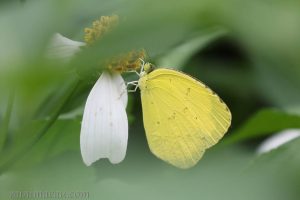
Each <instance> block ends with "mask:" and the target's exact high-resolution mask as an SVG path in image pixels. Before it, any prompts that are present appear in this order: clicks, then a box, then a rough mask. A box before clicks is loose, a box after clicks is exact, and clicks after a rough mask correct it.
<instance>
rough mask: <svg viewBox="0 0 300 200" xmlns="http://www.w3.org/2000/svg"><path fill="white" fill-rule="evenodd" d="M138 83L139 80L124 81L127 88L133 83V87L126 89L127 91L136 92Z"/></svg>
mask: <svg viewBox="0 0 300 200" xmlns="http://www.w3.org/2000/svg"><path fill="white" fill-rule="evenodd" d="M138 83H139V81H131V82H128V83H126V86H127V88H128V86H129V85H134V86H135V88H134V89H132V90H128V89H127V91H128V92H136V90H137V88H138V87H139V85H138Z"/></svg>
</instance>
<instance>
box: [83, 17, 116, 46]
mask: <svg viewBox="0 0 300 200" xmlns="http://www.w3.org/2000/svg"><path fill="white" fill-rule="evenodd" d="M118 21H119V17H118V15H111V16H102V17H100V19H98V20H96V21H94V22H93V26H92V27H91V28H85V29H84V32H85V36H84V40H85V42H86V43H87V44H88V45H92V44H94V43H95V42H96V41H97V40H99V39H101V38H102V37H103V35H104V34H106V33H107V32H109V31H111V30H112V29H113V28H114V27H115V26H116V25H117V24H118Z"/></svg>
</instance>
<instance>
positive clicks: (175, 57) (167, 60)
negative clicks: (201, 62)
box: [156, 28, 226, 68]
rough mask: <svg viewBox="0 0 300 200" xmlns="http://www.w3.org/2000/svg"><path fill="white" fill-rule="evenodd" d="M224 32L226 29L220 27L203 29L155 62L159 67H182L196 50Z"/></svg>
mask: <svg viewBox="0 0 300 200" xmlns="http://www.w3.org/2000/svg"><path fill="white" fill-rule="evenodd" d="M225 33H226V31H225V30H224V29H220V28H215V29H212V30H206V31H203V32H201V33H199V34H197V36H196V37H194V38H192V39H189V40H187V41H186V42H184V43H183V44H181V45H179V46H178V47H176V48H174V49H172V50H170V51H169V52H168V53H167V54H165V55H164V56H162V57H160V58H159V59H158V60H157V62H156V64H157V66H159V67H173V68H182V67H183V66H184V64H185V63H186V62H187V61H188V60H189V59H190V58H191V57H192V56H193V55H194V54H195V53H196V52H198V51H200V50H201V49H203V48H204V47H206V46H207V45H209V43H210V42H212V41H214V40H216V39H218V38H219V37H220V36H222V35H224V34H225Z"/></svg>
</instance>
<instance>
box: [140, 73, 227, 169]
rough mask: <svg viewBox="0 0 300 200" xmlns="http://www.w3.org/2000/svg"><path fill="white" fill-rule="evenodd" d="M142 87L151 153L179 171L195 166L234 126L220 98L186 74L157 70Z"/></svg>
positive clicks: (144, 115) (145, 78)
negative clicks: (208, 149)
mask: <svg viewBox="0 0 300 200" xmlns="http://www.w3.org/2000/svg"><path fill="white" fill-rule="evenodd" d="M139 87H140V90H141V98H142V107H143V120H144V127H145V130H146V136H147V140H148V144H149V147H150V150H151V152H152V153H153V154H154V155H156V156H157V157H158V158H160V159H162V160H164V161H166V162H168V163H170V164H172V165H174V166H176V167H179V168H189V167H192V166H194V165H195V164H196V163H197V162H198V161H199V160H200V159H201V157H202V155H203V153H204V152H205V149H207V148H209V147H211V146H212V145H214V144H216V143H217V142H218V141H219V140H220V139H221V138H222V137H223V135H224V134H225V133H226V132H227V130H228V128H229V126H230V123H231V113H230V111H229V109H228V107H227V106H226V104H225V103H224V102H223V101H222V100H221V99H220V97H218V96H217V94H215V93H214V92H213V91H212V90H211V89H209V88H208V87H207V86H206V85H204V84H203V83H201V82H199V81H197V80H195V79H193V78H192V77H190V76H188V75H186V74H184V73H181V72H179V71H175V70H171V69H156V70H154V71H153V72H151V73H149V74H146V75H144V76H143V77H141V78H140V80H139Z"/></svg>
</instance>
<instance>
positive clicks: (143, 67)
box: [139, 58, 145, 76]
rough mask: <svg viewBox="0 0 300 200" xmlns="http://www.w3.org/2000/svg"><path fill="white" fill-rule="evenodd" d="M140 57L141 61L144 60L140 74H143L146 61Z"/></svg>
mask: <svg viewBox="0 0 300 200" xmlns="http://www.w3.org/2000/svg"><path fill="white" fill-rule="evenodd" d="M139 59H140V61H142V66H141V70H140V74H139V76H141V74H142V72H143V71H144V66H145V61H144V60H143V59H141V58H139Z"/></svg>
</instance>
